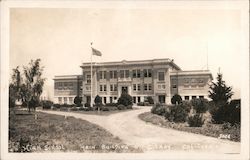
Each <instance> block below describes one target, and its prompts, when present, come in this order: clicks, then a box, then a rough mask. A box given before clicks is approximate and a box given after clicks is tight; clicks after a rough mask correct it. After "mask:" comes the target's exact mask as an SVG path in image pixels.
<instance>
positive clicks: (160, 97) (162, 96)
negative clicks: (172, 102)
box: [158, 95, 165, 103]
mask: <svg viewBox="0 0 250 160" xmlns="http://www.w3.org/2000/svg"><path fill="white" fill-rule="evenodd" d="M158 99H159V102H160V103H165V95H159V96H158Z"/></svg>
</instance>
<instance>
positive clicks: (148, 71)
mask: <svg viewBox="0 0 250 160" xmlns="http://www.w3.org/2000/svg"><path fill="white" fill-rule="evenodd" d="M143 75H144V77H152V70H151V69H144V70H143Z"/></svg>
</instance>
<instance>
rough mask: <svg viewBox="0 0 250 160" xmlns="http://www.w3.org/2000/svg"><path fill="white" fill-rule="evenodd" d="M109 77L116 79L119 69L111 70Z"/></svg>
mask: <svg viewBox="0 0 250 160" xmlns="http://www.w3.org/2000/svg"><path fill="white" fill-rule="evenodd" d="M109 75H110V76H109V77H110V79H116V78H117V71H109Z"/></svg>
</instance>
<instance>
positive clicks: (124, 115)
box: [42, 107, 240, 154]
mask: <svg viewBox="0 0 250 160" xmlns="http://www.w3.org/2000/svg"><path fill="white" fill-rule="evenodd" d="M149 110H150V108H149V107H145V108H140V109H137V110H131V111H125V112H120V113H116V114H111V115H109V116H98V115H88V114H81V113H72V112H61V111H44V110H43V111H42V112H46V113H50V114H57V115H66V116H74V117H76V118H81V119H84V120H87V121H89V122H91V123H95V124H97V125H99V126H101V127H103V128H105V129H106V130H108V131H109V132H110V133H112V134H113V135H114V136H118V137H119V138H120V139H121V140H123V142H124V143H125V144H127V145H132V146H134V147H139V148H142V149H143V151H144V152H160V151H164V152H167V151H171V152H175V151H177V152H179V151H181V152H197V151H198V152H199V153H200V152H206V153H207V152H212V153H230V154H231V153H239V152H240V143H237V142H231V141H228V140H221V139H217V138H213V137H207V136H203V135H198V134H193V133H187V132H182V131H177V130H173V129H167V128H162V127H159V126H156V125H153V124H150V123H146V122H144V121H142V120H140V119H139V118H138V115H139V114H141V113H144V112H148V111H149Z"/></svg>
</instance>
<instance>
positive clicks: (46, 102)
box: [41, 100, 53, 109]
mask: <svg viewBox="0 0 250 160" xmlns="http://www.w3.org/2000/svg"><path fill="white" fill-rule="evenodd" d="M41 105H42V106H43V109H51V107H52V106H53V102H52V101H49V100H44V101H41Z"/></svg>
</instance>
